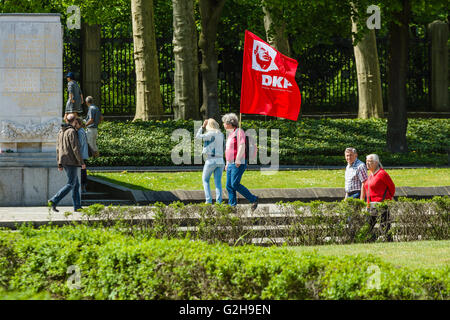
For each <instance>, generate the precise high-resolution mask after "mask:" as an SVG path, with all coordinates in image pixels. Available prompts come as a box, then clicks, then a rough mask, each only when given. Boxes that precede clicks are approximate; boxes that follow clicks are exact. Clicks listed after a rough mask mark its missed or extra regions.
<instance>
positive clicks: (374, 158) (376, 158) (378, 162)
mask: <svg viewBox="0 0 450 320" xmlns="http://www.w3.org/2000/svg"><path fill="white" fill-rule="evenodd" d="M368 159H371V160H372V161H375V162H376V163H377V164H378V167H379V168H382V169H383V165H382V164H381V162H380V158H379V157H378V155H377V154H375V153H372V154H369V155H368V156H367V157H366V160H368Z"/></svg>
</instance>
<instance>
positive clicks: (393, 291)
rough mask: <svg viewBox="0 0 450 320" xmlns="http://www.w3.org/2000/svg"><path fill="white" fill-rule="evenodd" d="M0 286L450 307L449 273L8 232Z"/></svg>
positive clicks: (249, 250) (99, 295)
mask: <svg viewBox="0 0 450 320" xmlns="http://www.w3.org/2000/svg"><path fill="white" fill-rule="evenodd" d="M70 266H76V268H79V271H80V273H79V276H80V277H79V280H80V281H79V282H78V283H77V282H76V281H75V280H74V279H76V278H71V276H72V274H71V272H69V273H68V270H71V269H69V267H70ZM74 270H76V269H75V268H74ZM374 270H376V271H377V272H378V273H377V275H375V274H374ZM374 277H375V278H374ZM68 283H69V284H72V286H69V285H68ZM76 285H79V286H78V287H77V286H76ZM0 286H1V287H2V288H3V289H4V290H5V289H6V290H8V291H12V292H27V296H31V297H32V296H34V294H36V293H41V292H48V293H50V294H51V296H52V297H53V298H56V299H449V298H450V268H443V269H440V270H434V269H430V270H428V269H426V270H425V269H419V270H414V271H412V270H409V269H406V268H398V267H395V266H393V265H391V264H388V263H385V262H383V261H381V260H380V259H378V258H374V257H370V256H369V257H362V256H347V257H342V258H338V257H324V256H319V255H316V254H312V253H311V254H301V255H300V254H293V253H292V251H291V250H289V249H287V248H279V247H270V248H262V247H254V246H240V247H231V246H228V245H224V244H215V245H209V244H206V243H205V242H201V241H192V240H188V239H185V240H167V239H164V240H158V239H151V238H148V237H146V236H144V235H143V234H140V233H135V234H134V236H133V237H131V236H127V235H124V234H123V232H122V231H121V229H119V228H110V229H104V228H92V227H88V226H85V225H79V226H65V227H61V228H55V227H48V226H47V227H43V228H41V229H32V228H30V227H22V228H21V230H20V232H11V231H0ZM44 297H45V295H44Z"/></svg>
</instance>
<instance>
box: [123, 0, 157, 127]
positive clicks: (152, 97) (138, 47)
mask: <svg viewBox="0 0 450 320" xmlns="http://www.w3.org/2000/svg"><path fill="white" fill-rule="evenodd" d="M131 15H132V24H133V43H134V62H135V66H136V114H135V116H134V120H150V119H152V118H155V117H156V118H158V117H159V116H161V115H162V113H163V106H162V99H161V92H160V88H159V87H160V83H159V67H158V56H157V51H156V38H155V23H154V16H153V0H131Z"/></svg>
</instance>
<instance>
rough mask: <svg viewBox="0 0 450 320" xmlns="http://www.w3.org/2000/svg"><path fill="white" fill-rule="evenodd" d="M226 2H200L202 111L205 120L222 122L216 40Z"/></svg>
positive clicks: (212, 0) (209, 0)
mask: <svg viewBox="0 0 450 320" xmlns="http://www.w3.org/2000/svg"><path fill="white" fill-rule="evenodd" d="M224 3H225V0H200V1H199V5H200V16H201V25H202V31H201V33H200V39H199V41H198V46H199V48H200V51H201V53H202V63H201V65H200V71H201V72H202V86H203V104H202V107H201V109H200V111H201V112H202V113H204V116H205V118H214V119H216V120H220V108H219V100H218V96H217V70H218V65H217V53H216V48H215V45H216V38H217V24H218V23H219V19H220V15H221V13H222V8H223V5H224Z"/></svg>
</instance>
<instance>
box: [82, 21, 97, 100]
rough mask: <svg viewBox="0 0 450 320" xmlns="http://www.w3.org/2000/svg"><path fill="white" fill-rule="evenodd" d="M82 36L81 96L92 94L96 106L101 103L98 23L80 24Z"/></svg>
mask: <svg viewBox="0 0 450 320" xmlns="http://www.w3.org/2000/svg"><path fill="white" fill-rule="evenodd" d="M81 36H82V39H83V41H82V58H81V62H82V72H81V74H82V77H83V78H82V80H81V88H82V89H83V90H82V91H83V96H84V97H85V98H86V97H87V96H92V97H93V98H94V103H95V105H97V106H100V105H101V72H102V70H101V65H102V64H101V63H100V61H101V57H102V51H101V35H100V25H98V24H95V25H88V24H86V23H84V22H83V23H82V24H81Z"/></svg>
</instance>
